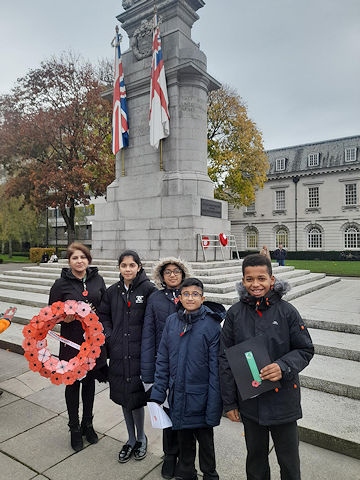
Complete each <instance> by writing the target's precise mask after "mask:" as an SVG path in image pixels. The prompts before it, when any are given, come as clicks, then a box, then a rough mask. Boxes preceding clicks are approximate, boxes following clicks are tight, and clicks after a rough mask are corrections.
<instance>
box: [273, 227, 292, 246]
mask: <svg viewBox="0 0 360 480" xmlns="http://www.w3.org/2000/svg"><path fill="white" fill-rule="evenodd" d="M275 237H276V238H275V240H276V245H279V244H280V243H281V244H282V246H283V247H284V248H288V246H289V233H288V231H287V230H286V229H285V228H279V230H278V231H277V232H276V235H275Z"/></svg>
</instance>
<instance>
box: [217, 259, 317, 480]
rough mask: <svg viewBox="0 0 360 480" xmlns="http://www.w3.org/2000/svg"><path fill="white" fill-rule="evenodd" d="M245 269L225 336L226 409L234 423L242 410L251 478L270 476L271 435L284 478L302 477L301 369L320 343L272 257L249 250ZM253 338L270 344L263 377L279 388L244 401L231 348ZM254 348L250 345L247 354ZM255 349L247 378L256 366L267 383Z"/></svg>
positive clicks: (222, 353) (222, 343)
mask: <svg viewBox="0 0 360 480" xmlns="http://www.w3.org/2000/svg"><path fill="white" fill-rule="evenodd" d="M242 272H243V279H242V282H241V283H238V284H237V289H238V292H239V297H240V300H239V302H237V303H236V304H234V305H233V306H232V307H230V309H229V310H228V312H227V315H226V319H225V322H224V326H223V329H222V332H221V339H220V356H219V366H220V386H221V394H222V399H223V403H224V411H225V413H226V415H227V417H228V418H229V419H230V420H231V421H234V422H239V421H240V415H241V420H242V422H243V425H244V431H245V441H246V448H247V459H246V474H247V479H248V480H269V479H270V466H269V458H268V456H269V434H271V436H272V440H273V442H274V447H275V452H276V456H277V460H278V463H279V465H280V475H281V479H282V480H300V478H301V477H300V459H299V437H298V429H297V420H298V419H299V418H301V417H302V412H301V405H300V385H299V372H300V371H301V370H303V369H304V368H305V367H306V366H307V365H308V364H309V362H310V360H311V358H312V357H313V355H314V347H313V344H312V341H311V338H310V335H309V333H308V331H307V329H306V327H305V325H304V322H303V320H302V318H301V316H300V314H299V312H298V311H297V310H296V308H295V307H293V306H292V305H291V304H289V303H287V302H286V301H285V300H283V299H282V296H283V295H284V294H285V293H286V292H287V291H288V288H289V285H288V284H287V283H286V282H283V281H280V280H276V279H275V277H274V276H273V274H272V267H271V262H270V261H269V259H268V258H266V257H265V256H263V255H260V254H254V255H248V256H247V257H245V258H244V260H243V264H242ZM251 339H254V341H255V342H256V343H259V344H261V345H264V347H263V348H264V350H266V355H268V356H269V357H270V362H269V363H268V364H267V365H265V366H263V367H262V368H260V369H259V374H260V380H261V382H264V381H266V382H267V383H269V382H273V384H274V388H273V389H270V390H268V391H264V392H263V393H260V394H259V395H256V396H253V397H250V398H247V399H246V400H243V399H242V398H241V395H240V393H239V390H238V386H237V383H236V381H235V378H234V374H233V370H232V368H231V366H230V363H229V360H228V356H227V350H228V349H231V347H233V346H234V345H238V344H240V345H241V343H242V342H249V340H250V341H251ZM248 352H249V349H246V351H245V353H246V354H248ZM254 352H255V350H254ZM254 352H251V355H250V354H248V358H246V361H245V363H244V367H243V368H244V377H246V376H247V377H249V371H250V372H251V375H250V377H251V379H252V380H253V382H254V381H255V382H257V383H259V384H261V382H259V381H258V380H259V378H257V379H255V377H254V375H255V374H256V371H255V367H256V357H255V353H254ZM252 353H254V355H252ZM229 358H230V356H229ZM239 361H240V359H239ZM245 364H246V365H245ZM249 369H250V370H249ZM247 370H249V371H247ZM237 381H239V378H238V373H237Z"/></svg>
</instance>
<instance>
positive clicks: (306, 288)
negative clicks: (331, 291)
mask: <svg viewBox="0 0 360 480" xmlns="http://www.w3.org/2000/svg"><path fill="white" fill-rule="evenodd" d="M340 280H341V279H340V278H338V277H323V278H321V279H319V280H315V281H313V282H309V283H305V284H303V285H298V286H295V287H294V288H292V289H291V290H290V292H289V293H287V294H286V295H284V297H283V298H284V300H287V301H290V300H293V299H295V298H297V297H300V296H302V295H306V294H308V293H311V292H315V291H317V290H319V289H321V288H325V287H328V286H329V285H332V284H334V283H337V282H340Z"/></svg>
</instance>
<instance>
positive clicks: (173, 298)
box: [141, 257, 190, 479]
mask: <svg viewBox="0 0 360 480" xmlns="http://www.w3.org/2000/svg"><path fill="white" fill-rule="evenodd" d="M189 276H190V267H189V265H188V264H187V263H186V262H185V261H183V260H180V259H178V258H174V257H167V258H163V259H161V260H160V261H159V262H158V263H157V264H155V266H154V269H153V275H152V278H153V280H154V282H155V284H156V285H157V286H158V288H159V289H160V290H158V291H157V292H155V293H153V294H152V295H151V297H150V298H149V301H148V303H147V306H146V312H145V318H144V327H143V333H142V346H141V378H142V381H143V382H144V384H145V389H150V387H151V385H152V384H153V383H154V375H155V362H156V357H157V351H158V348H159V344H160V340H161V335H162V332H163V329H164V326H165V320H166V318H167V317H168V316H169V315H171V314H172V313H174V312H175V311H176V310H177V307H178V302H179V294H180V290H179V287H180V285H181V283H182V282H183V281H184V279H185V278H187V277H189ZM149 393H150V392H149ZM165 410H167V409H166V407H165ZM163 451H164V462H163V465H162V469H161V475H162V477H163V478H165V479H169V478H173V476H174V472H175V467H176V463H177V458H178V442H177V432H175V431H173V430H172V428H171V427H170V428H166V429H164V430H163Z"/></svg>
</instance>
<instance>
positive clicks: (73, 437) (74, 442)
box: [70, 425, 84, 452]
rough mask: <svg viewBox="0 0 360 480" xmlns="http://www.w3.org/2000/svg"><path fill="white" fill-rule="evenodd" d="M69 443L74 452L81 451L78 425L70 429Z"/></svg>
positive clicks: (81, 445) (81, 444)
mask: <svg viewBox="0 0 360 480" xmlns="http://www.w3.org/2000/svg"><path fill="white" fill-rule="evenodd" d="M70 442H71V446H72V448H73V450H75V452H80V450H82V449H83V446H84V444H83V439H82V435H81V429H80V425H76V426H72V427H70Z"/></svg>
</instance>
